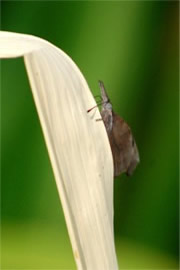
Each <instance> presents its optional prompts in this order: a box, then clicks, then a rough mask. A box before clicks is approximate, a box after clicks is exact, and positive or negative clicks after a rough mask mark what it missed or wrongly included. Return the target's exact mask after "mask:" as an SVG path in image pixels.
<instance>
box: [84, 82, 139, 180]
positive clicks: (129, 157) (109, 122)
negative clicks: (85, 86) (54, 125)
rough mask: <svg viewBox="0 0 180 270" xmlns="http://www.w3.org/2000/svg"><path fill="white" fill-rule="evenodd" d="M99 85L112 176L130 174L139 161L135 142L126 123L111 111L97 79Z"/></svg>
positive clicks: (104, 91)
mask: <svg viewBox="0 0 180 270" xmlns="http://www.w3.org/2000/svg"><path fill="white" fill-rule="evenodd" d="M99 86H100V91H101V98H102V101H101V103H100V104H101V105H102V109H101V116H102V120H103V122H104V125H105V128H106V131H107V135H108V138H109V142H110V146H111V151H112V155H113V163H114V177H116V176H119V175H120V174H122V173H126V174H127V175H131V174H132V173H133V171H134V169H135V168H136V166H137V164H138V163H139V161H140V159H139V152H138V149H137V146H136V142H135V140H134V137H133V135H132V132H131V129H130V127H129V126H128V124H127V123H126V122H125V121H124V120H123V119H122V118H121V117H120V116H119V115H117V114H116V113H115V112H114V111H113V108H112V104H111V103H110V99H109V97H108V95H107V93H106V90H105V87H104V84H103V82H102V81H99ZM100 104H98V105H100ZM95 107H96V106H95ZM93 108H94V107H93ZM93 108H91V109H93ZM91 109H90V110H91ZM90 110H88V112H89V111H90Z"/></svg>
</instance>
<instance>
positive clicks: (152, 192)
mask: <svg viewBox="0 0 180 270" xmlns="http://www.w3.org/2000/svg"><path fill="white" fill-rule="evenodd" d="M1 5H2V6H1V11H2V25H1V29H2V30H5V31H13V32H20V33H27V34H33V35H36V36H39V37H42V38H44V39H47V40H49V41H50V42H52V43H53V44H55V45H57V46H58V47H60V48H61V49H63V50H64V51H65V52H66V53H67V54H69V55H70V56H71V57H72V59H73V60H74V61H75V62H76V63H77V65H78V66H79V67H80V69H81V71H82V72H83V74H84V76H85V78H86V80H87V82H88V84H89V86H90V88H91V90H92V92H93V94H94V95H95V94H98V93H99V89H98V84H97V80H98V79H101V80H103V81H104V83H105V85H106V88H107V91H108V93H109V96H110V98H111V101H112V103H113V106H114V110H115V111H116V112H117V113H118V114H120V115H121V116H122V117H123V118H124V119H125V120H126V121H127V122H128V123H129V125H130V126H131V128H132V130H133V133H134V136H135V138H136V142H137V145H138V147H139V152H140V158H141V163H140V165H139V166H138V168H137V170H136V172H135V173H134V175H133V176H132V177H130V178H128V177H127V176H125V175H123V176H121V177H120V179H117V180H116V181H115V187H114V197H115V198H114V204H115V239H116V249H117V255H118V260H119V263H120V266H121V269H150V268H151V269H170V268H171V269H178V166H179V164H178V57H179V55H178V2H175V1H172V2H170V1H169V2H168V1H165V2H163V1H157V2H156V1H147V2H146V1H139V2H136V1H132V2H131V1H127V2H125V1H117V2H116V1H112V2H110V1H107V2H103V1H99V2H96V1H92V2H91V1H87V2H86V1H80V2H71V1H66V2H61V1H57V2H56V1H55V2H54V1H52V2H50V1H47V2H46V1H44V2H43V1H38V2H35V1H32V2H31V1H29V2H28V1H17V2H16V1H12V2H10V1H4V2H2V3H1ZM1 63H2V64H1V145H2V147H1V172H2V174H1V175H2V179H1V189H2V200H1V217H2V268H3V269H45V268H46V269H53V268H58V267H59V269H62V268H68V269H75V263H74V259H73V256H72V251H71V246H70V241H69V238H68V234H67V229H66V225H65V221H64V216H63V212H62V209H61V207H60V203H59V198H58V193H57V190H56V186H55V181H54V177H53V173H52V169H51V165H50V162H49V158H48V154H47V150H46V147H45V143H44V140H43V136H42V132H41V128H40V124H39V120H38V117H37V113H36V109H35V106H34V102H33V99H32V95H31V91H30V87H29V84H28V79H27V76H26V72H25V69H24V66H23V60H22V59H10V60H3V61H1Z"/></svg>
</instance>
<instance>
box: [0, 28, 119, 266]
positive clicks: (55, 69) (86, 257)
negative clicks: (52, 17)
mask: <svg viewBox="0 0 180 270" xmlns="http://www.w3.org/2000/svg"><path fill="white" fill-rule="evenodd" d="M23 55H24V59H25V65H26V69H27V72H28V76H29V80H30V84H31V88H32V92H33V96H34V100H35V104H36V107H37V111H38V115H39V117H40V121H41V125H42V129H43V133H44V136H45V140H46V144H47V148H48V152H49V155H50V159H51V163H52V167H53V171H54V174H55V179H56V184H57V188H58V191H59V195H60V199H61V201H62V206H63V210H64V214H65V218H66V223H67V227H68V232H69V235H70V239H71V243H72V247H73V252H74V257H75V260H76V264H77V267H78V269H79V270H80V269H83V270H86V269H88V270H116V269H118V266H117V260H116V254H115V248H114V233H113V161H112V154H111V150H110V145H109V142H108V138H107V135H106V131H105V128H104V125H103V122H102V121H96V119H99V118H100V114H99V111H98V109H95V110H92V111H91V112H90V113H87V110H88V109H89V108H91V107H92V106H94V105H95V101H94V99H93V96H92V94H91V92H90V90H89V88H88V85H87V83H86V81H85V79H84V77H83V76H82V74H81V72H80V71H79V69H78V68H77V66H76V65H75V64H74V62H73V61H72V60H71V59H70V58H69V57H68V56H67V55H66V54H65V53H64V52H63V51H61V50H60V49H58V48H57V47H55V46H53V45H52V44H50V43H49V42H47V41H45V40H42V39H40V38H36V37H34V36H29V35H22V34H16V33H10V32H0V57H1V58H9V57H18V56H23ZM47 197H48V194H47Z"/></svg>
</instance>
